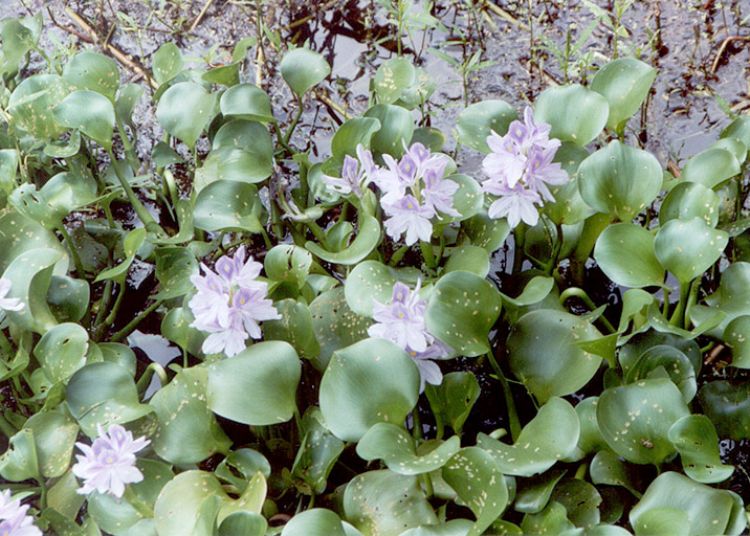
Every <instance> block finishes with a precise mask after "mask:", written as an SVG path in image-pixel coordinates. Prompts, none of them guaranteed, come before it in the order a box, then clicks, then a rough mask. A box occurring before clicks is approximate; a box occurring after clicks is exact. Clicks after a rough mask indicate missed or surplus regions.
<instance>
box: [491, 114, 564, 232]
mask: <svg viewBox="0 0 750 536" xmlns="http://www.w3.org/2000/svg"><path fill="white" fill-rule="evenodd" d="M549 132H550V126H549V125H548V124H546V123H537V122H536V121H534V113H533V111H532V110H531V108H530V107H526V110H524V114H523V122H521V121H513V122H512V123H511V124H510V126H509V128H508V133H507V134H506V135H505V136H500V135H498V134H497V133H495V132H493V133H492V134H491V135H490V136H488V137H487V145H489V147H490V150H491V151H492V152H491V153H490V154H488V155H487V156H486V157H485V159H484V161H483V162H482V166H483V168H484V171H485V173H487V175H488V176H489V178H488V179H487V180H485V181H484V182H483V184H482V188H483V189H484V191H485V192H486V193H488V194H490V195H493V196H496V197H497V199H496V200H495V201H494V202H493V203H492V204H491V205H490V208H489V211H488V213H489V216H490V218H494V219H499V218H507V219H508V225H510V226H511V227H512V228H514V227H516V226H517V225H518V224H519V223H520V222H521V221H522V220H523V221H524V222H525V223H527V224H528V225H536V223H537V221H539V212H538V209H537V206H542V205H543V204H544V200H547V201H554V200H555V198H554V197H553V196H552V193H551V192H550V190H549V188H548V186H547V185H559V184H565V183H566V182H567V181H568V174H567V173H566V172H565V171H564V170H563V169H562V167H561V166H560V164H558V163H554V162H552V159H553V158H554V157H555V153H556V152H557V149H558V148H559V147H560V140H556V139H554V138H553V139H550V138H549Z"/></svg>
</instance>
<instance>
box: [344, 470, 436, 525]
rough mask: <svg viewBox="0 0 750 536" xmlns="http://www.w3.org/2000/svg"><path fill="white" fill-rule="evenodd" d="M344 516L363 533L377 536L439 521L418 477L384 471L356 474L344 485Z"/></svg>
mask: <svg viewBox="0 0 750 536" xmlns="http://www.w3.org/2000/svg"><path fill="white" fill-rule="evenodd" d="M344 515H345V517H346V520H347V521H349V522H350V523H351V524H352V525H354V526H355V527H356V528H357V529H359V530H360V531H361V532H362V533H363V534H371V535H372V534H377V535H378V536H399V535H400V534H401V533H403V532H404V531H405V530H407V529H410V528H413V527H418V526H422V525H435V524H437V522H438V519H437V516H436V515H435V513H434V512H433V510H432V507H431V506H430V503H428V502H427V499H426V498H425V496H424V494H423V493H422V491H421V490H420V488H419V485H418V483H417V478H416V477H414V476H405V475H399V474H396V473H392V472H391V471H387V470H386V471H369V472H367V473H362V474H359V475H357V476H355V477H354V478H353V479H352V480H351V481H350V482H349V484H347V486H346V489H345V490H344Z"/></svg>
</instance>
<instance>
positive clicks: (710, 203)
mask: <svg viewBox="0 0 750 536" xmlns="http://www.w3.org/2000/svg"><path fill="white" fill-rule="evenodd" d="M719 203H720V200H719V196H718V195H716V192H714V191H713V190H711V189H710V188H706V187H705V186H703V185H702V184H699V183H697V182H681V183H679V184H677V186H675V187H674V188H672V190H671V191H670V192H669V194H667V197H665V198H664V201H663V202H662V204H661V208H660V209H659V223H660V224H661V225H664V224H666V223H667V222H668V221H670V220H689V219H692V218H701V219H702V220H703V221H705V222H706V224H708V225H710V226H711V227H716V224H717V223H719Z"/></svg>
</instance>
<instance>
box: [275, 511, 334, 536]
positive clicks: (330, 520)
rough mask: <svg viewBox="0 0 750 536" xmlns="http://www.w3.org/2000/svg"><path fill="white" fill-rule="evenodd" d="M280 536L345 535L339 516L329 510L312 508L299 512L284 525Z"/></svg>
mask: <svg viewBox="0 0 750 536" xmlns="http://www.w3.org/2000/svg"><path fill="white" fill-rule="evenodd" d="M281 536H346V532H345V531H344V526H343V525H342V523H341V518H339V516H337V515H336V514H335V513H334V512H332V511H331V510H327V509H325V508H313V509H311V510H305V511H304V512H300V513H299V514H297V515H296V516H294V517H293V518H292V519H290V520H289V522H288V523H287V524H286V525H284V530H282V531H281Z"/></svg>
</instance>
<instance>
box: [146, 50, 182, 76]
mask: <svg viewBox="0 0 750 536" xmlns="http://www.w3.org/2000/svg"><path fill="white" fill-rule="evenodd" d="M183 67H184V62H183V60H182V53H181V52H180V49H179V48H177V45H175V44H174V43H172V42H171V41H170V42H167V43H164V44H163V45H162V46H160V47H159V49H158V50H157V51H156V52H154V55H153V56H152V57H151V70H152V71H153V73H154V80H156V83H157V84H159V85H162V84H163V83H164V82H168V81H169V80H171V79H172V78H174V77H175V76H177V74H178V73H179V72H180V71H182V69H183Z"/></svg>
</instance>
